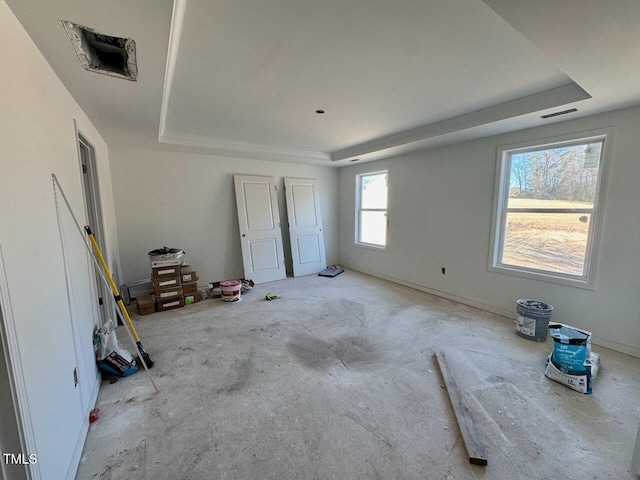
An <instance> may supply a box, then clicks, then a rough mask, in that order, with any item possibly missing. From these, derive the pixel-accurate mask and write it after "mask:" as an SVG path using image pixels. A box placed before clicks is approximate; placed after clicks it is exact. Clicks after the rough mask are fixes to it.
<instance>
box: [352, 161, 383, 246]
mask: <svg viewBox="0 0 640 480" xmlns="http://www.w3.org/2000/svg"><path fill="white" fill-rule="evenodd" d="M372 175H386V176H387V208H362V178H363V177H369V176H372ZM355 180H356V201H355V207H356V208H355V228H354V231H355V235H354V244H355V245H357V246H359V247H364V248H371V249H373V250H379V251H386V250H387V248H388V246H389V170H388V169H382V170H376V171H373V172H363V173H357V174H356V177H355ZM363 211H367V212H385V214H386V218H387V221H386V222H385V229H386V231H385V238H386V243H385V244H384V245H378V244H376V243H367V242H362V241H361V240H360V232H361V231H362V215H361V212H363Z"/></svg>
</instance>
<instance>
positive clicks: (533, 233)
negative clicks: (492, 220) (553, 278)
mask: <svg viewBox="0 0 640 480" xmlns="http://www.w3.org/2000/svg"><path fill="white" fill-rule="evenodd" d="M592 206H593V204H592V203H590V202H589V203H586V202H569V201H560V200H536V199H524V198H510V199H509V207H511V208H592ZM590 222H591V215H590V214H589V213H553V212H549V213H516V212H511V213H508V214H507V220H506V225H505V238H504V250H503V257H502V263H504V264H509V265H516V266H521V267H528V268H535V269H539V270H549V271H553V272H559V273H567V274H571V275H582V274H583V270H584V261H585V255H586V250H587V239H588V235H589V224H590Z"/></svg>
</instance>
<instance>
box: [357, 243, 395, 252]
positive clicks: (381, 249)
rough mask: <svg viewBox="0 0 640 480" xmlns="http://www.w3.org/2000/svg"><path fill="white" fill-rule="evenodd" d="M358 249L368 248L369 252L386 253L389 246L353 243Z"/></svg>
mask: <svg viewBox="0 0 640 480" xmlns="http://www.w3.org/2000/svg"><path fill="white" fill-rule="evenodd" d="M353 244H354V245H355V246H356V247H361V248H368V249H369V250H376V251H378V252H386V251H387V246H386V245H384V246H383V245H374V244H372V243H360V242H354V243H353Z"/></svg>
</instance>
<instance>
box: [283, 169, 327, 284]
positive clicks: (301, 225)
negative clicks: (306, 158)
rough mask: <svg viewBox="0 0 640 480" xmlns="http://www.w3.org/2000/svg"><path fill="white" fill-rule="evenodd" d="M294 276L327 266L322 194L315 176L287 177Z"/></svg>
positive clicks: (312, 272)
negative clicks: (319, 192) (321, 205)
mask: <svg viewBox="0 0 640 480" xmlns="http://www.w3.org/2000/svg"><path fill="white" fill-rule="evenodd" d="M284 190H285V196H286V198H287V215H288V217H289V236H290V238H291V256H292V257H293V276H294V277H299V276H301V275H311V274H314V273H318V272H320V271H322V270H324V269H325V268H326V266H327V261H326V259H325V252H324V234H323V233H322V215H321V214H320V197H319V195H318V188H317V186H316V181H315V180H310V179H307V178H285V179H284Z"/></svg>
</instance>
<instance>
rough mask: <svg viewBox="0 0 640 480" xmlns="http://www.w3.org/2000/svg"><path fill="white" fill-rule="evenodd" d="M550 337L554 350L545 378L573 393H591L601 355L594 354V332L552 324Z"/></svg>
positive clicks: (548, 360)
mask: <svg viewBox="0 0 640 480" xmlns="http://www.w3.org/2000/svg"><path fill="white" fill-rule="evenodd" d="M549 335H550V336H551V338H553V351H552V352H551V355H549V358H548V359H547V368H546V371H545V375H546V376H547V377H548V378H550V379H551V380H555V381H556V382H559V383H562V384H563V385H566V386H567V387H569V388H571V389H573V390H576V391H578V392H581V393H585V394H587V395H589V394H591V392H592V388H591V383H592V380H593V379H594V378H595V376H596V374H597V372H598V369H599V367H600V357H599V355H597V354H595V353H591V332H588V331H586V330H581V329H579V328H575V327H572V326H570V325H564V324H562V323H555V322H550V323H549Z"/></svg>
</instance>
